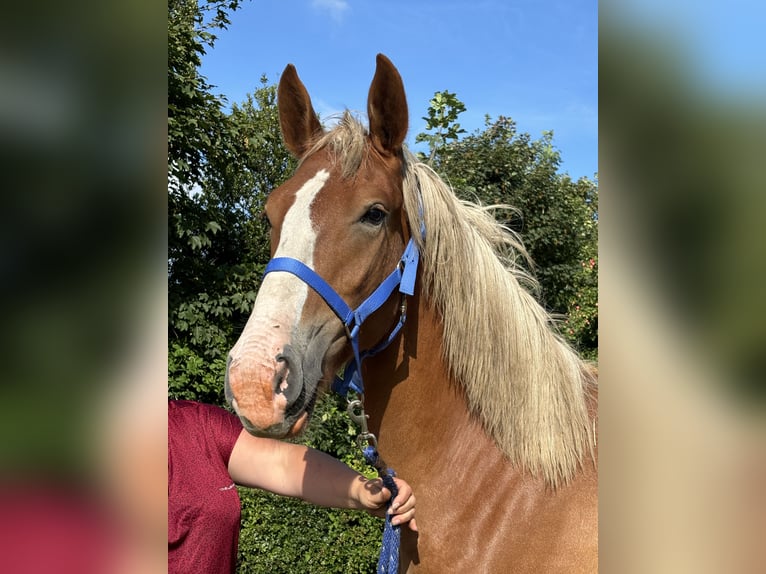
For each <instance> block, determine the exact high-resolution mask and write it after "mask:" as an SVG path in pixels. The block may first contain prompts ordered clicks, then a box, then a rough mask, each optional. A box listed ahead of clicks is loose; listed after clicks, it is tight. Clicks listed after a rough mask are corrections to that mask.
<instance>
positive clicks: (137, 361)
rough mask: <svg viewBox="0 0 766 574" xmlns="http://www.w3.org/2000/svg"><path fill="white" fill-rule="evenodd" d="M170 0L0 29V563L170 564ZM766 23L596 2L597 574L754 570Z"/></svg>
mask: <svg viewBox="0 0 766 574" xmlns="http://www.w3.org/2000/svg"><path fill="white" fill-rule="evenodd" d="M665 4H669V5H665ZM164 8H165V7H164V6H163V5H156V3H153V2H148V1H147V0H139V1H137V2H98V3H96V2H92V1H82V0H81V1H79V2H77V1H75V2H73V3H66V4H60V3H44V4H43V5H34V7H32V6H29V7H26V6H20V5H18V4H17V5H14V6H13V7H10V8H7V9H6V10H5V11H4V17H3V19H2V23H0V31H1V32H2V33H1V34H0V38H1V39H0V150H2V156H1V157H2V167H3V169H2V174H1V175H0V181H2V185H0V193H2V196H1V198H2V199H1V201H2V203H1V204H0V205H1V206H2V208H1V209H0V221H2V226H0V237H1V238H2V244H1V247H0V249H1V250H0V290H1V292H2V294H3V296H2V298H0V305H2V315H1V316H2V326H3V328H2V331H0V333H1V334H0V365H1V366H2V371H0V373H1V374H0V382H1V386H0V429H1V431H2V433H1V435H0V436H2V439H0V571H4V572H79V573H86V572H153V571H163V570H164V569H165V567H166V562H165V554H164V553H165V550H166V523H165V520H166V482H165V481H166V474H165V473H166V466H165V463H166V459H165V456H166V451H165V446H166V425H165V416H166V406H165V400H166V373H167V358H166V357H167V347H166V335H167V332H166V317H167V312H166V304H167V301H166V287H165V282H166V276H167V256H166V241H167V233H166V212H165V210H166V206H165V201H166V200H165V197H166V186H167V178H166V171H165V169H166V168H165V166H166V163H165V151H166V143H165V142H166V134H165V132H166V115H165V114H166V109H167V108H166V107H165V106H166V63H167V62H166V56H167V53H166V37H165V34H166V16H165V10H164ZM763 21H764V9H763V7H762V5H761V3H758V2H755V1H749V2H744V1H742V2H740V1H737V0H734V1H731V2H727V3H723V2H708V1H701V2H691V1H688V0H685V1H680V2H673V3H659V2H656V1H646V2H638V1H635V2H633V1H631V2H628V1H625V0H611V1H610V0H604V1H602V2H601V5H600V32H599V52H600V55H599V63H600V79H599V82H600V166H599V184H600V188H601V198H600V211H599V227H600V229H601V232H600V241H599V251H600V253H599V259H600V279H599V281H600V284H599V299H600V304H599V306H600V310H601V312H600V315H601V322H600V324H599V328H600V337H599V341H600V348H599V363H600V364H599V369H600V375H601V376H600V381H601V383H600V385H601V391H600V392H601V405H600V425H601V431H600V441H601V444H600V472H601V548H602V550H601V561H602V568H601V569H602V571H604V572H653V573H654V572H673V573H676V572H695V573H700V572H756V571H763V568H764V565H765V564H766V562H764V549H763V544H762V540H763V532H766V524H764V521H765V520H766V519H765V518H764V517H766V512H765V511H766V500H765V499H766V496H765V495H764V485H766V448H764V444H763V442H764V441H763V438H764V425H765V422H764V420H765V417H764V412H765V411H764V409H765V408H766V385H765V384H764V372H765V370H766V364H765V362H766V359H765V358H764V357H766V321H764V317H763V315H764V313H763V311H762V302H761V297H759V295H761V294H762V293H763V292H764V288H763V285H764V281H765V280H766V256H765V255H766V254H764V245H766V237H764V235H766V231H765V230H766V161H764V158H766V47H765V46H764V36H763V33H762V23H763Z"/></svg>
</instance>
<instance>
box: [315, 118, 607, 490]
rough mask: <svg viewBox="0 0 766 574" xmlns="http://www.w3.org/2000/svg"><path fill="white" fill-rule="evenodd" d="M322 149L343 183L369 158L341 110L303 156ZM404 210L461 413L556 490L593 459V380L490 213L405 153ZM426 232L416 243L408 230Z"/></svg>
mask: <svg viewBox="0 0 766 574" xmlns="http://www.w3.org/2000/svg"><path fill="white" fill-rule="evenodd" d="M324 148H327V149H328V150H329V151H330V153H331V158H332V159H331V161H332V162H334V163H336V164H337V165H338V166H339V167H340V171H341V174H342V176H343V177H353V176H354V174H356V173H357V172H358V170H359V169H360V167H361V166H362V165H363V164H364V162H365V161H366V158H367V157H369V154H370V153H371V149H370V148H371V145H370V142H369V137H368V132H367V130H366V129H365V127H364V126H363V125H362V123H361V122H360V121H359V120H358V119H357V118H356V117H354V116H353V115H352V114H351V113H350V112H348V111H346V112H345V113H344V114H343V115H342V116H341V117H340V119H339V121H338V123H337V124H336V125H335V127H333V128H332V129H331V130H329V131H327V132H326V133H324V134H322V135H321V136H320V137H318V138H317V140H316V141H315V142H314V143H313V145H311V146H310V147H309V149H308V151H307V153H306V155H305V156H304V158H305V157H308V156H310V155H312V154H314V153H316V152H317V151H319V150H320V149H324ZM402 162H403V166H402V167H403V172H404V183H403V189H404V206H405V211H406V212H407V218H408V223H409V226H410V229H411V230H412V231H413V236H414V238H415V240H416V242H417V244H418V247H419V249H420V252H421V260H422V268H421V269H422V271H421V273H422V282H423V287H424V290H425V293H424V295H425V297H426V298H427V299H428V300H429V301H430V302H431V304H432V305H433V307H434V308H435V309H436V310H437V311H438V313H439V315H440V318H441V320H442V323H443V352H444V360H445V361H446V363H447V364H448V366H449V368H450V370H451V372H452V373H453V375H454V377H455V379H456V380H457V381H459V382H460V383H461V384H462V385H463V387H464V389H465V394H466V397H467V400H468V403H469V405H468V406H469V408H470V409H471V411H472V412H473V413H475V414H476V415H477V416H478V417H479V418H480V420H481V421H482V423H483V425H484V428H485V429H486V430H487V432H488V433H489V434H490V436H492V438H493V439H494V440H495V442H496V443H497V445H498V447H499V448H500V449H501V450H502V451H503V452H504V453H505V454H506V455H507V456H508V457H509V459H510V460H511V461H513V462H514V463H515V464H517V465H519V466H521V467H523V468H525V469H527V470H528V471H530V472H531V473H533V474H536V475H541V476H543V477H544V478H545V479H546V480H547V481H548V483H549V484H551V485H552V486H557V485H559V484H561V483H565V482H567V481H568V480H569V479H570V478H571V477H572V476H573V475H574V473H575V472H576V470H577V469H578V467H580V466H582V465H583V464H584V463H585V459H586V457H588V456H589V455H592V452H593V449H594V441H595V433H594V431H593V422H592V421H591V418H590V416H589V412H588V400H589V393H590V391H591V387H592V386H593V385H594V384H595V377H594V376H593V375H592V372H591V369H590V367H589V366H588V365H587V364H586V363H585V362H583V361H582V360H581V359H580V357H579V356H578V355H577V354H576V353H575V352H574V351H573V350H572V349H571V348H570V347H569V346H568V345H567V343H566V342H564V340H563V339H562V338H561V337H560V336H559V335H558V333H557V332H556V330H555V328H554V327H553V322H552V317H551V316H550V315H549V314H548V313H547V312H546V311H545V310H544V309H543V308H542V307H541V306H540V304H539V303H538V302H537V301H536V299H535V297H534V295H533V293H534V292H535V291H536V289H537V283H536V282H535V280H534V279H533V278H532V277H531V276H530V275H529V274H528V273H526V272H525V271H524V268H523V267H522V265H520V260H525V261H529V256H528V254H527V251H526V250H525V248H524V246H523V243H522V242H521V240H520V238H519V237H518V235H517V234H515V233H513V232H512V231H511V230H509V229H507V228H506V227H504V226H502V225H501V224H499V223H498V222H497V221H496V219H495V217H494V215H493V211H495V210H496V209H508V208H507V206H481V205H478V204H474V203H470V202H465V201H462V200H459V199H458V198H457V197H456V196H455V194H454V192H453V191H452V189H451V188H450V187H449V186H448V185H447V184H446V183H445V182H444V181H443V180H442V179H441V178H440V177H439V176H438V175H437V174H436V173H435V172H434V170H433V169H431V168H430V167H429V166H428V165H426V164H424V163H422V162H420V161H418V160H417V158H415V156H414V155H413V154H411V153H410V152H409V151H407V150H406V149H405V150H404V154H403V157H402ZM421 223H422V224H424V225H425V230H426V233H425V238H423V237H421V236H420V233H419V232H418V231H416V230H420V228H421Z"/></svg>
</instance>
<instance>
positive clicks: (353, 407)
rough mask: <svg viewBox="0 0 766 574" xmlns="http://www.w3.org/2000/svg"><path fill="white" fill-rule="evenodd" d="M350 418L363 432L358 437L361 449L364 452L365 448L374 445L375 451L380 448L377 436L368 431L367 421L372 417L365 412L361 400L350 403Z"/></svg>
mask: <svg viewBox="0 0 766 574" xmlns="http://www.w3.org/2000/svg"><path fill="white" fill-rule="evenodd" d="M347 410H348V416H349V417H351V420H352V421H354V422H355V423H356V424H358V425H359V427H360V429H361V432H360V433H359V435H358V436H357V437H356V444H357V445H358V446H359V448H360V449H362V450H364V447H366V446H368V445H372V446H373V447H374V448H375V449H377V448H378V439H376V438H375V435H374V434H372V433H371V432H369V431H368V430H367V419H368V418H370V416H369V415H368V414H367V413H365V412H364V403H362V401H360V400H359V399H354V400H353V401H348V408H347Z"/></svg>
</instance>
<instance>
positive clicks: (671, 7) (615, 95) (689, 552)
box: [599, 0, 766, 572]
mask: <svg viewBox="0 0 766 574" xmlns="http://www.w3.org/2000/svg"><path fill="white" fill-rule="evenodd" d="M763 17H764V9H763V7H762V5H761V4H759V3H756V2H731V3H724V2H685V1H680V2H672V3H660V2H653V1H647V2H633V1H625V0H621V1H617V0H613V1H612V0H604V1H602V2H601V3H600V6H599V100H600V101H599V125H600V128H599V175H600V178H599V179H600V183H601V202H600V212H599V225H600V228H601V233H600V236H599V256H600V261H601V274H600V277H599V309H600V312H601V313H600V314H601V317H602V321H601V323H600V339H599V340H600V348H599V357H600V365H599V367H600V375H601V377H600V382H601V403H600V409H599V413H600V425H601V445H600V456H601V464H600V470H601V474H600V481H601V482H600V485H601V488H600V510H601V512H600V516H601V521H600V543H601V544H600V546H601V549H602V551H601V564H602V569H603V570H604V571H605V572H615V571H617V572H756V571H763V568H764V566H766V562H765V561H764V550H763V545H762V539H763V532H766V529H765V528H764V526H766V524H764V520H765V519H764V516H766V513H764V510H766V505H765V504H764V502H766V496H764V485H765V484H766V481H764V478H766V448H764V441H763V437H764V414H766V413H765V411H764V409H765V408H766V385H765V384H764V383H765V381H764V378H765V377H764V375H765V373H766V353H765V352H764V351H765V350H766V323H765V322H764V313H763V312H762V310H761V305H760V299H761V297H760V295H761V294H762V293H763V292H764V290H763V284H764V280H765V279H766V253H764V246H765V245H766V236H765V234H766V231H765V229H766V228H765V227H764V224H766V162H764V158H766V49H764V48H765V46H764V37H763V34H762V33H761V30H760V25H759V24H758V22H762V21H763Z"/></svg>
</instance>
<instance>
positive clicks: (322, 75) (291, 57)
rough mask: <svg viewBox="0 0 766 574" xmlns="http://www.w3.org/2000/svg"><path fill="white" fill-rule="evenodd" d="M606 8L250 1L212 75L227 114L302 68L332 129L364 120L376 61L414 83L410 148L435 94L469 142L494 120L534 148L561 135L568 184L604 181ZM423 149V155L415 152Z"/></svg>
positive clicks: (533, 1) (481, 1) (537, 2)
mask: <svg viewBox="0 0 766 574" xmlns="http://www.w3.org/2000/svg"><path fill="white" fill-rule="evenodd" d="M597 13H598V8H597V2H596V0H562V1H560V2H555V1H544V0H513V1H510V2H509V1H508V0H465V1H464V0H442V1H438V0H424V1H421V0H386V1H378V2H373V1H372V0H251V1H250V2H246V3H245V4H244V5H243V7H242V8H240V9H239V10H238V11H237V12H235V13H234V14H233V15H232V24H231V26H230V27H229V28H228V29H227V30H224V31H221V32H220V33H219V34H218V40H217V42H216V44H215V47H214V48H213V50H210V51H209V52H208V54H207V55H206V56H205V57H204V59H203V66H202V73H203V74H204V75H205V76H206V77H207V78H208V80H209V81H210V83H212V84H213V85H215V86H216V88H215V90H214V91H215V92H216V93H220V94H222V95H224V96H226V97H227V99H228V100H229V102H240V101H243V100H244V99H245V95H246V94H247V93H251V92H253V91H254V90H255V89H256V88H257V87H258V85H259V81H260V77H261V75H263V74H266V76H267V77H268V79H269V81H270V82H276V81H278V79H279V75H280V74H281V72H282V70H283V69H284V67H285V65H286V64H288V63H293V64H295V66H296V67H297V69H298V74H299V75H300V77H301V79H302V80H303V82H304V84H305V85H306V87H307V88H308V90H309V93H310V94H311V98H312V101H313V103H314V107H315V109H316V110H317V111H318V112H319V114H320V115H321V116H322V117H327V116H329V115H330V114H334V113H338V112H340V111H342V110H344V109H346V108H348V109H351V110H354V111H359V112H364V110H365V109H366V98H367V90H368V89H369V85H370V81H371V80H372V76H373V74H374V71H375V55H376V54H377V53H378V52H382V53H384V54H386V55H387V56H388V57H389V58H391V60H392V61H393V63H394V65H396V67H397V68H398V69H399V72H400V73H401V75H402V78H403V80H404V86H405V90H406V92H407V97H408V101H409V107H410V132H409V135H408V138H407V142H408V144H409V145H410V146H411V147H415V146H414V141H415V135H416V134H417V133H419V132H421V131H423V130H424V128H425V122H424V121H423V120H422V119H421V118H422V116H424V115H425V114H426V110H427V107H428V101H429V100H430V99H431V98H432V97H433V94H434V92H436V91H441V90H449V91H451V92H455V93H456V94H457V97H458V98H460V100H462V101H463V102H464V103H465V105H466V107H467V111H466V112H465V113H463V114H461V116H460V118H459V121H460V123H461V125H462V126H463V127H464V128H465V129H466V130H468V131H469V132H472V131H474V130H475V129H477V128H481V127H483V125H484V116H485V114H489V115H490V116H491V117H493V118H496V117H497V116H498V115H505V116H510V117H512V118H513V119H514V120H516V122H517V124H518V128H519V131H523V132H528V133H529V134H531V136H532V137H533V138H538V137H540V135H541V133H542V131H543V130H553V131H554V143H555V144H556V146H557V147H558V149H559V150H560V151H561V156H562V167H561V171H562V172H567V173H569V175H570V176H572V177H573V178H574V179H577V178H579V177H581V176H586V177H590V178H593V176H594V173H595V172H597V171H598V62H597V55H598V54H597V47H598V32H597V29H598V22H597ZM416 149H417V148H416Z"/></svg>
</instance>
